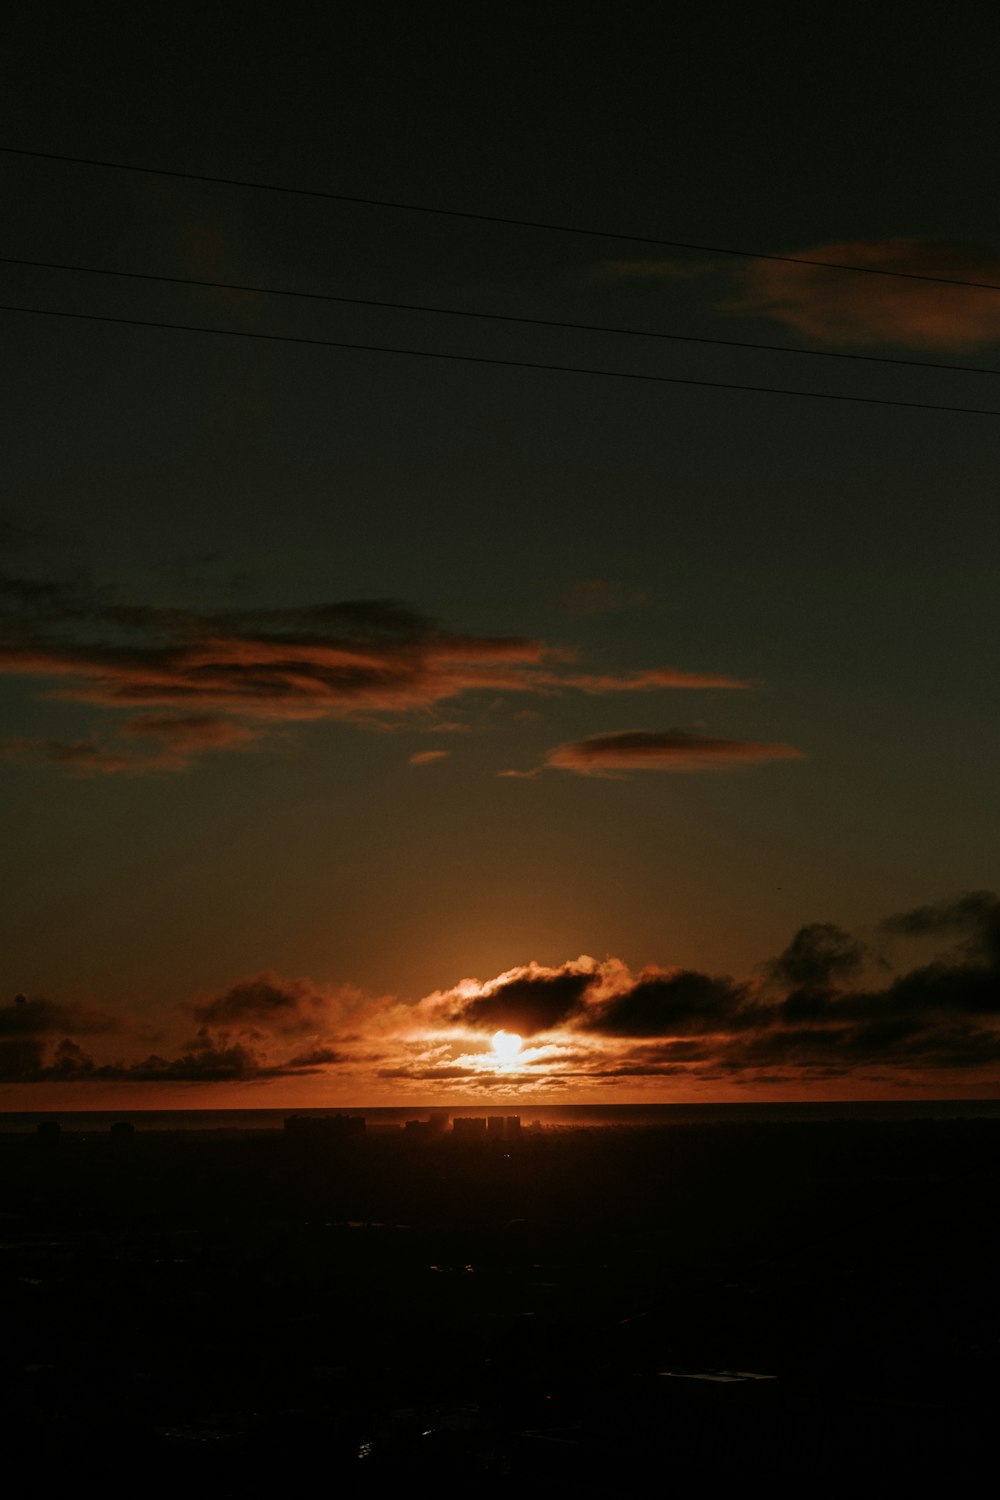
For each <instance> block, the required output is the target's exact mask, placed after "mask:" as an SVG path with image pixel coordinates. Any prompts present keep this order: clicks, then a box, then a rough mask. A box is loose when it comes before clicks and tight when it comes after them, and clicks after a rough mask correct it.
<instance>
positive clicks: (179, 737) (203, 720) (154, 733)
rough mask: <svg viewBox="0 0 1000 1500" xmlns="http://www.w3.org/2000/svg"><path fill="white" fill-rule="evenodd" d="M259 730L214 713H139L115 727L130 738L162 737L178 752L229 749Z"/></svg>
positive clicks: (161, 738) (256, 734)
mask: <svg viewBox="0 0 1000 1500" xmlns="http://www.w3.org/2000/svg"><path fill="white" fill-rule="evenodd" d="M258 733H259V731H257V730H255V729H252V728H251V727H250V725H249V724H240V723H238V722H237V721H236V720H234V719H222V718H219V717H218V716H217V715H214V714H187V715H183V716H176V715H171V714H143V715H140V717H139V718H136V719H129V720H128V722H127V723H125V724H123V725H122V726H121V728H120V729H119V734H123V735H125V736H127V737H129V738H131V739H152V740H163V741H164V742H165V743H166V744H167V745H169V746H170V747H171V749H172V750H173V751H174V752H175V753H177V754H180V755H182V756H187V755H189V754H190V753H191V752H192V751H195V750H223V749H224V750H232V749H234V748H235V747H236V746H237V745H246V744H248V743H250V741H252V740H255V739H257V738H258Z"/></svg>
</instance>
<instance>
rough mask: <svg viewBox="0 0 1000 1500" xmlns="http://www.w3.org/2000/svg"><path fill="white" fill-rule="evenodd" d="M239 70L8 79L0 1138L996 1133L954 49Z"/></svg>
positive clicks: (28, 70) (644, 37) (645, 37)
mask: <svg viewBox="0 0 1000 1500" xmlns="http://www.w3.org/2000/svg"><path fill="white" fill-rule="evenodd" d="M283 14H284V20H285V29H284V31H281V30H279V29H276V28H275V26H274V24H273V22H274V17H273V14H272V13H268V14H266V15H265V14H260V15H257V14H256V13H255V12H253V11H249V12H248V11H247V10H246V8H245V7H239V8H237V7H234V6H227V5H218V6H213V7H211V8H210V9H209V10H208V11H206V10H205V8H204V7H198V8H195V7H194V6H190V5H184V4H181V5H176V6H174V7H171V8H170V10H169V11H160V12H157V13H155V14H154V13H152V12H149V11H148V10H147V9H146V8H139V9H135V10H134V11H132V12H122V11H121V9H120V8H119V7H106V6H95V7H88V8H87V9H86V11H83V10H81V9H80V8H79V7H71V6H66V5H52V6H46V7H39V6H37V5H33V6H27V5H22V4H14V5H12V6H11V7H10V9H9V14H8V16H7V18H6V20H5V22H4V31H5V39H4V46H3V48H2V52H3V57H4V62H3V65H2V66H3V69H4V78H3V92H4V97H5V112H4V126H3V130H2V132H0V145H2V146H6V147H12V148H15V151H14V153H11V152H7V153H3V152H0V174H2V179H3V190H4V197H5V201H6V202H7V203H8V204H13V205H14V206H15V207H14V212H13V213H10V214H8V216H7V219H6V225H5V231H4V236H3V244H4V246H5V247H6V248H5V249H4V250H3V252H2V254H3V256H4V257H6V259H5V260H4V262H3V264H2V268H3V276H4V282H5V288H4V297H3V299H2V300H3V303H4V310H3V311H0V319H2V324H3V329H4V336H5V345H6V350H7V358H6V359H5V361H4V362H3V376H2V378H3V381H4V404H5V408H6V409H7V411H8V412H9V414H10V416H11V418H12V420H11V421H9V422H8V423H7V424H6V425H7V428H8V437H7V439H6V440H5V446H4V462H3V466H2V475H0V484H2V489H0V719H2V722H0V803H2V814H0V816H2V827H3V829H4V837H3V840H2V843H0V865H2V870H3V888H4V891H5V893H6V900H5V903H4V922H3V943H2V948H0V952H2V955H3V988H2V989H0V1107H3V1108H7V1109H47V1108H57V1107H58V1108H108V1107H115V1108H118V1107H121V1108H125V1107H134V1108H156V1107H162V1108H172V1107H177V1108H184V1107H190V1108H204V1107H225V1108H232V1107H238V1106H240V1105H247V1106H254V1107H258V1106H267V1105H271V1104H273V1105H274V1106H275V1107H282V1108H285V1107H309V1106H327V1105H330V1106H342V1105H345V1104H350V1103H354V1104H359V1105H360V1104H365V1103H367V1104H373V1105H374V1104H380V1103H384V1104H389V1103H397V1102H400V1103H409V1102H413V1103H414V1104H418V1103H426V1104H440V1103H448V1102H454V1103H462V1104H468V1103H470V1102H477V1101H479V1100H483V1101H484V1102H485V1101H489V1100H498V1101H507V1102H510V1101H514V1102H517V1101H519V1100H526V1099H534V1100H536V1101H537V1102H540V1103H542V1102H551V1103H562V1102H566V1103H602V1102H607V1103H620V1102H628V1101H632V1102H642V1101H657V1102H670V1101H672V1100H677V1101H680V1102H691V1101H697V1100H705V1101H717V1100H747V1101H752V1100H754V1099H775V1098H789V1099H791V1098H797V1099H810V1098H817V1099H830V1098H890V1099H891V1098H906V1097H911V1096H925V1097H964V1096H966V1095H975V1096H980V1097H992V1096H993V1095H995V1094H996V1092H997V1088H998V1085H1000V982H998V981H1000V936H998V934H1000V916H998V911H1000V908H998V904H997V898H996V897H995V895H993V894H992V893H993V892H994V891H995V890H996V889H997V888H998V884H1000V870H998V855H997V849H998V840H997V837H996V834H997V814H998V810H1000V809H998V790H997V780H996V776H995V764H996V753H997V734H996V730H997V692H996V667H995V660H994V657H995V646H994V643H995V641H996V639H997V636H998V628H997V627H998V623H1000V622H998V620H997V614H998V610H997V598H998V590H997V588H996V577H995V573H996V563H995V559H996V556H997V543H998V540H1000V538H998V536H997V532H998V529H1000V528H998V520H997V517H998V515H1000V508H998V506H997V503H996V500H997V496H996V451H997V437H998V435H1000V416H998V415H997V413H1000V376H998V375H997V373H995V372H996V371H998V370H1000V353H998V349H997V344H998V340H1000V291H998V290H996V289H995V288H996V287H1000V226H998V225H997V223H996V195H995V193H993V192H992V191H989V190H988V184H989V183H990V182H991V181H992V179H991V177H990V175H989V173H988V170H987V167H988V164H989V163H990V162H991V161H992V160H993V158H994V155H995V150H996V146H997V144H998V141H997V136H998V124H997V119H996V112H995V108H994V104H993V100H994V94H995V86H994V79H993V70H992V58H993V57H994V56H995V48H996V44H997V42H998V40H1000V38H998V36H997V31H998V23H997V20H996V18H995V16H994V15H993V14H992V13H991V12H990V11H989V10H988V9H987V8H985V7H982V8H978V7H977V8H973V9H972V10H970V11H968V12H966V13H965V16H964V19H963V24H962V26H961V27H958V26H955V27H953V28H942V26H941V24H940V17H934V16H929V17H927V18H923V17H921V16H920V15H917V14H915V13H914V12H913V11H912V10H910V9H908V10H906V11H905V12H904V11H903V9H902V7H897V6H884V7H878V8H876V9H875V10H874V11H873V10H872V9H871V8H870V7H869V8H865V9H864V10H862V9H861V8H860V7H851V6H848V7H846V8H842V9H841V10H840V11H839V12H838V13H837V15H836V16H835V17H824V19H823V22H822V24H820V22H819V21H818V20H817V19H816V18H815V17H813V16H811V15H810V14H808V13H807V12H803V11H802V9H801V7H792V6H784V5H776V6H770V7H768V8H767V10H766V13H764V14H761V13H759V12H754V13H751V12H749V11H745V12H743V13H741V12H739V11H736V12H734V14H733V15H732V16H730V17H729V18H728V19H727V24H726V26H725V27H720V25H719V23H718V17H717V16H716V14H715V13H709V12H700V11H698V12H696V13H692V14H686V15H681V14H679V13H676V12H675V11H674V10H673V9H671V8H664V7H663V6H659V5H647V4H641V3H640V4H636V5H633V6H630V7H628V8H627V9H625V10H623V9H622V8H621V7H612V6H610V5H595V6H591V7H587V8H586V9H585V10H579V9H578V10H575V11H574V12H573V15H572V24H570V23H569V18H568V17H569V13H568V12H567V11H566V9H565V8H564V7H557V6H548V7H546V6H537V5H534V6H525V5H519V4H513V5H507V6H504V7H502V8H501V7H496V8H494V7H468V6H454V5H445V6H431V5H427V6H419V7H415V6H399V5H379V4H373V5H370V6H367V7H363V8H361V9H360V10H356V11H355V12H353V13H350V14H348V13H346V12H344V11H343V8H338V9H336V10H334V11H332V12H329V13H325V12H320V11H318V10H316V11H314V10H313V9H312V8H307V7H296V6H292V7H290V8H288V9H287V10H286V11H285V12H284V13H283ZM17 151H21V152H40V153H49V154H50V155H49V156H48V157H46V156H28V155H18V154H16V152H17ZM52 156H55V157H59V156H63V157H66V156H70V157H77V158H87V159H89V160H91V161H103V162H114V163H124V164H131V165H133V166H145V167H154V168H158V169H162V171H163V172H165V173H167V174H169V173H170V172H171V171H172V172H176V173H188V174H194V176H193V178H184V177H182V176H171V175H155V174H148V173H146V174H142V173H134V172H129V171H125V170H117V169H112V168H109V167H99V166H93V165H91V166H88V165H83V164H81V163H80V162H79V161H77V162H66V161H58V160H54V159H51V157H52ZM198 177H215V178H227V179H233V180H238V181H240V182H243V183H248V182H252V183H265V184H275V185H282V186H285V187H295V188H300V189H311V190H315V191H317V192H318V193H320V194H322V193H324V192H325V193H329V194H335V195H340V197H339V198H337V199H331V198H324V197H322V196H314V197H311V196H303V195H295V194H289V193H281V192H274V191H265V190H263V189H257V188H253V187H248V186H242V187H240V186H232V185H228V186H227V185H225V184H222V183H218V182H215V183H211V182H204V181H199V180H195V179H197V178H198ZM345 199H366V200H379V202H380V203H390V204H397V205H398V204H411V205H424V206H429V207H437V208H445V209H450V210H454V211H457V212H458V213H459V214H461V213H465V214H468V215H472V216H476V215H479V216H484V217H481V218H476V217H470V218H462V217H448V216H442V215H435V214H422V213H417V212H409V211H404V210H403V209H401V208H398V207H396V208H391V207H384V206H377V205H376V204H375V203H373V202H371V201H368V202H367V203H359V202H356V201H355V202H349V201H343V200H345ZM498 219H499V220H504V219H506V220H517V221H520V223H519V224H512V223H506V224H505V223H498V222H496V220H498ZM532 224H534V225H538V224H549V225H562V226H575V227H577V228H580V229H586V230H592V231H600V233H596V234H594V233H591V234H582V233H568V232H556V231H554V230H544V229H541V228H537V227H534V228H532V227H529V225H532ZM685 246H686V247H689V248H684V247H685ZM697 247H700V248H697ZM727 250H735V251H742V252H746V253H744V254H727V253H725V252H726V251H727ZM769 256H778V257H781V256H785V257H792V259H791V260H788V259H785V260H781V259H767V258H766V257H769ZM796 258H797V259H796ZM25 261H31V262H35V263H36V264H34V265H25V264H16V263H13V262H25ZM802 261H806V262H811V264H802V263H801V262H802ZM819 261H826V262H834V263H837V264H840V265H849V266H853V267H861V268H867V270H855V271H853V272H846V271H843V270H836V269H830V268H829V266H827V267H823V266H819V265H817V264H816V262H819ZM38 262H45V263H46V265H45V266H40V265H38V264H37V263H38ZM58 267H62V269H60V268H58ZM65 267H77V268H81V267H90V268H94V269H92V270H91V271H85V270H82V269H75V270H74V269H65ZM95 270H96V271H101V272H107V271H128V272H131V273H141V274H143V275H146V276H150V277H154V278H155V277H157V276H159V277H164V278H177V279H178V280H174V281H172V282H171V281H162V280H161V281H156V280H141V279H131V280H129V279H125V278H122V277H117V278H116V277H114V276H110V275H103V274H95ZM887 271H888V272H894V273H897V274H895V275H892V276H888V275H883V274H874V273H875V272H887ZM899 273H905V274H899ZM922 278H936V279H922ZM191 282H201V283H205V282H208V283H223V284H224V286H223V287H219V286H217V285H216V286H205V285H200V286H198V285H191V284H189V283H191ZM955 282H961V283H970V282H972V283H977V285H976V286H969V285H954V283H955ZM233 287H239V288H247V287H251V288H258V289H260V288H267V287H270V288H278V289H281V290H283V291H285V292H298V293H318V294H327V295H328V296H330V297H340V298H353V299H363V300H365V301H367V302H372V301H375V302H382V303H385V302H395V303H405V304H408V305H409V307H410V308H411V309H413V308H415V307H418V306H423V307H431V308H437V309H441V308H451V309H455V310H460V311H466V312H479V313H489V314H493V315H500V316H502V317H504V318H508V319H517V318H522V319H534V320H546V321H547V322H549V323H552V322H555V323H573V324H585V325H589V328H588V329H580V328H576V329H572V328H570V329H568V328H554V327H542V326H538V324H537V323H521V324H518V323H517V322H504V321H495V320H494V321H490V320H487V319H479V320H476V319H471V318H461V317H457V316H450V315H446V314H443V313H440V312H438V313H434V314H431V313H428V312H421V311H416V310H409V311H406V310H400V309H398V308H395V309H389V308H385V307H382V308H376V307H371V306H358V305H347V304H345V303H337V302H333V301H329V302H323V301H321V300H310V299H309V298H305V297H301V296H300V297H298V298H293V297H290V296H280V295H273V294H269V293H267V292H265V291H263V290H249V291H248V290H233V289H232V288H233ZM25 308H31V309H35V311H33V312H25V311H17V310H16V309H25ZM54 313H74V314H77V315H81V314H85V315H87V316H77V317H75V318H70V317H61V316H54V315H53V314H54ZM101 318H104V319H124V320H129V319H131V320H141V321H142V322H144V323H145V324H149V323H157V324H174V325H178V324H188V325H195V326H196V327H198V328H202V329H204V328H208V327H210V328H216V329H223V330H228V331H229V333H231V334H239V335H261V334H268V335H278V336H281V337H284V338H286V339H292V340H295V339H297V340H319V341H322V340H326V341H328V344H329V343H334V344H340V345H344V344H355V345H358V344H360V345H365V346H368V347H367V348H365V349H357V348H353V349H352V348H344V347H329V346H327V345H323V344H322V343H313V344H309V343H305V342H301V343H295V342H281V341H280V339H279V340H277V341H276V340H271V339H262V338H260V337H236V336H223V335H217V334H211V333H204V332H201V333H199V332H192V331H184V330H176V329H171V328H163V327H155V328H154V327H149V326H140V325H139V324H137V323H132V324H130V323H128V322H113V321H104V322H102V321H98V320H99V319H101ZM595 325H598V326H599V327H601V328H617V329H632V330H637V331H638V332H637V333H636V334H635V335H632V336H627V335H623V334H612V333H607V332H599V331H594V326H595ZM650 333H657V334H661V335H662V334H666V335H672V336H673V337H671V338H666V339H664V338H649V337H643V336H640V334H650ZM685 340H689V342H685ZM697 340H709V341H713V340H714V341H717V342H696V341H697ZM718 341H722V342H718ZM734 344H744V345H747V344H750V345H757V346H759V345H769V346H771V349H770V350H762V349H760V348H753V349H747V348H738V347H732V346H733V345H734ZM373 346H377V348H375V347H373ZM378 348H381V349H383V350H384V349H386V348H391V349H395V350H410V351H414V350H416V351H422V353H421V354H420V355H419V356H418V355H417V354H413V353H408V354H400V353H397V354H390V353H384V352H378ZM786 351H795V352H792V353H789V352H786ZM431 354H437V355H450V356H456V355H460V356H469V357H472V359H473V360H475V359H485V360H497V361H510V362H513V363H510V364H507V365H503V364H489V363H475V362H464V361H463V360H460V359H454V358H452V359H434V358H430V357H426V356H428V355H431ZM860 355H864V356H866V358H865V359H859V358H857V357H856V356H860ZM843 356H849V357H843ZM894 361H895V363H894ZM903 361H905V362H910V363H911V365H912V364H913V363H914V362H916V367H912V368H906V367H905V366H904V365H903V364H902V363H900V362H903ZM517 362H520V363H517ZM525 365H531V366H550V367H551V366H561V367H564V368H562V369H552V368H548V369H537V368H525V367H524V366H525ZM566 367H570V368H569V369H567V368H566ZM595 369H603V370H612V371H618V372H624V373H626V374H631V375H641V376H646V377H650V376H652V377H657V378H656V379H645V380H633V379H621V378H610V377H603V376H600V375H595V374H592V373H579V372H580V371H581V370H582V371H593V370H595ZM970 369H972V370H976V369H978V370H979V371H985V372H994V373H982V374H976V373H969V370H970ZM672 382H678V383H672ZM684 382H693V383H692V384H685V383H684ZM699 382H700V384H699ZM734 387H756V388H758V389H756V390H747V389H737V388H734ZM761 388H766V389H761ZM778 392H785V393H788V392H809V393H811V394H810V395H809V396H804V395H796V394H780V393H778ZM833 396H840V397H852V398H864V399H862V400H857V399H855V400H834V399H818V398H819V397H833ZM884 403H889V404H884ZM892 403H912V404H911V405H894V404H892ZM939 407H951V408H975V409H977V410H978V411H986V412H990V411H992V412H993V415H985V416H984V415H976V414H974V413H970V412H968V411H963V410H959V411H954V410H953V411H941V410H938V409H935V408H939ZM498 1032H502V1033H503V1034H504V1035H503V1037H502V1038H501V1041H500V1044H499V1048H498V1047H497V1046H495V1045H494V1038H495V1036H496V1034H497V1033H498ZM510 1037H518V1038H520V1039H521V1042H520V1045H518V1043H517V1042H511V1041H509V1040H505V1039H507V1038H510Z"/></svg>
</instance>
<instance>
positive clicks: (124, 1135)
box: [111, 1120, 135, 1146]
mask: <svg viewBox="0 0 1000 1500" xmlns="http://www.w3.org/2000/svg"><path fill="white" fill-rule="evenodd" d="M134 1139H135V1126H134V1125H133V1124H132V1121H131V1120H116V1121H115V1123H114V1124H113V1125H112V1127H111V1144H112V1145H113V1146H131V1144H132V1142H133V1140H134Z"/></svg>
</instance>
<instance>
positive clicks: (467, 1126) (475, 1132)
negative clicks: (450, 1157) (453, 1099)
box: [451, 1115, 486, 1141]
mask: <svg viewBox="0 0 1000 1500" xmlns="http://www.w3.org/2000/svg"><path fill="white" fill-rule="evenodd" d="M451 1128H452V1132H453V1133H454V1134H455V1135H460V1136H461V1137H462V1139H463V1140H467V1141H473V1140H474V1141H481V1140H485V1139H486V1121H485V1119H483V1118H482V1117H480V1116H475V1115H473V1116H469V1117H466V1116H464V1115H459V1116H458V1117H457V1118H456V1119H455V1120H453V1121H452V1126H451Z"/></svg>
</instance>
